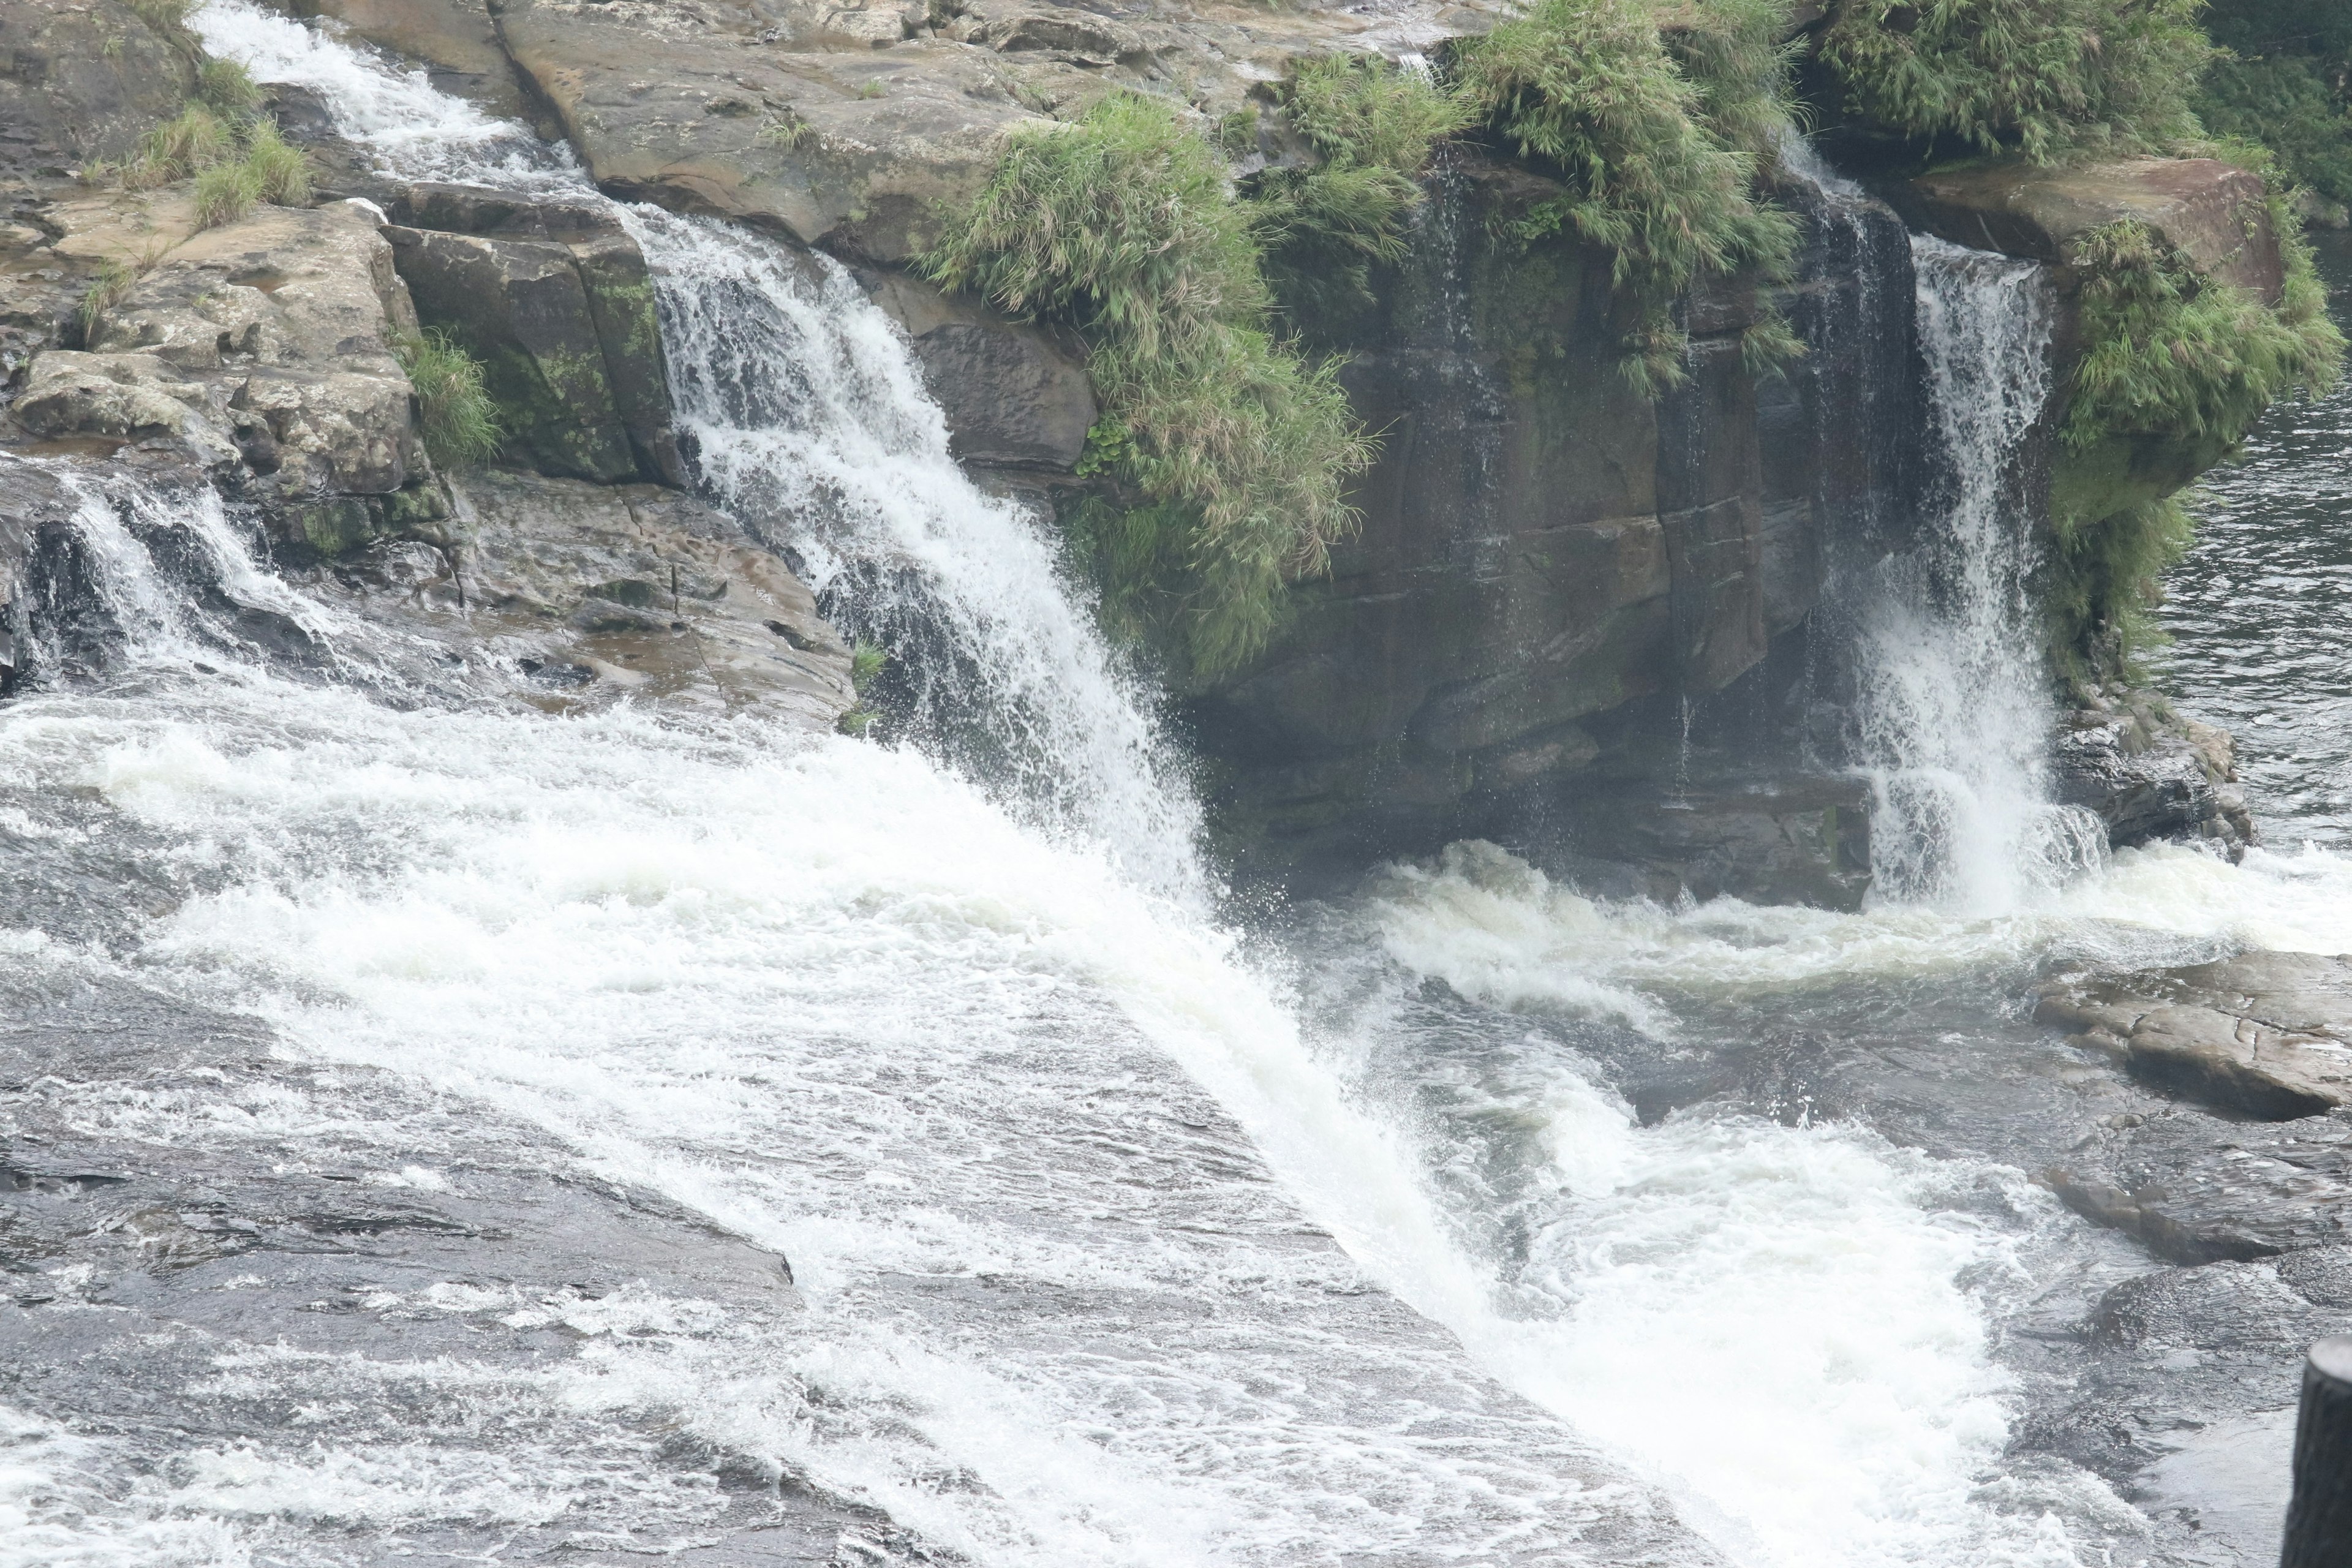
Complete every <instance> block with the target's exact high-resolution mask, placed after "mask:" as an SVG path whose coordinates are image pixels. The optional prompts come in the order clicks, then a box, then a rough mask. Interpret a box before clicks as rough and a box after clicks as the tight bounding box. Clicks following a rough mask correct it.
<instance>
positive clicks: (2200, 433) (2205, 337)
mask: <svg viewBox="0 0 2352 1568" xmlns="http://www.w3.org/2000/svg"><path fill="white" fill-rule="evenodd" d="M2271 219H2272V222H2273V224H2274V225H2275V226H2277V229H2278V233H2279V238H2280V244H2281V246H2282V247H2283V250H2284V258H2285V261H2286V284H2285V289H2284V294H2283V296H2282V298H2281V300H2280V302H2279V304H2278V306H2277V307H2276V308H2275V309H2273V308H2272V307H2270V306H2268V305H2266V304H2264V303H2263V300H2260V299H2259V298H2257V297H2256V296H2255V295H2253V294H2252V293H2251V292H2249V291H2248V290H2246V289H2240V288H2235V287H2232V286H2231V285H2229V284H2225V283H2221V282H2219V281H2217V280H2215V279H2211V278H2209V277H2206V276H2205V275H2204V274H2203V273H2201V272H2200V271H2199V270H2198V268H2197V267H2196V265H2195V264H2194V263H2193V262H2192V261H2190V260H2189V258H2188V257H2186V256H2184V255H2182V254H2180V253H2179V251H2177V250H2174V249H2172V248H2170V247H2168V246H2166V245H2165V244H2164V243H2163V242H2162V240H2161V239H2160V238H2159V237H2158V235H2157V234H2156V233H2155V232H2154V231H2152V230H2151V229H2149V228H2148V227H2147V226H2146V225H2144V224H2140V223H2137V222H2132V221H2125V222H2120V223H2114V224H2109V225H2107V226H2104V227H2102V228H2098V229H2095V230H2093V231H2092V232H2091V233H2090V234H2089V235H2087V236H2085V237H2084V239H2083V241H2082V242H2081V245H2080V247H2079V249H2078V252H2077V254H2076V256H2075V257H2074V264H2075V266H2076V267H2077V268H2079V269H2080V270H2081V272H2082V274H2083V283H2082V289H2081V296H2080V298H2081V315H2080V321H2081V332H2082V338H2083V352H2082V356H2081V358H2080V360H2079V361H2078V362H2077V363H2076V365H2075V368H2074V376H2073V380H2072V381H2071V383H2070V384H2069V385H2068V387H2067V395H2066V409H2065V415H2064V419H2063V424H2062V426H2060V432H2059V442H2060V451H2059V454H2058V460H2057V464H2056V467H2055V469H2054V471H2053V474H2052V481H2051V522H2052V528H2053V534H2054V536H2055V539H2056V542H2057V549H2056V551H2055V552H2053V558H2052V561H2051V563H2050V573H2049V579H2050V580H2049V584H2048V597H2047V603H2048V606H2049V614H2050V616H2051V626H2052V647H2053V651H2054V652H2055V653H2056V654H2057V656H2058V658H2059V660H2060V663H2061V667H2062V668H2071V667H2073V666H2074V665H2075V664H2076V663H2077V662H2078V661H2081V660H2084V659H2086V658H2092V657H2093V654H2094V650H2095V649H2100V648H2105V649H2106V650H2107V654H2106V656H2105V657H2111V658H2123V657H2128V655H2129V654H2130V652H2131V650H2132V648H2133V647H2134V646H2135V645H2136V644H2137V643H2138V642H2140V641H2142V640H2144V639H2145V637H2146V636H2147V625H2146V620H2145V612H2146V610H2147V606H2148V605H2151V604H2152V603H2154V601H2155V598H2156V595H2157V592H2158V578H2160V577H2161V576H2162V574H2163V573H2164V571H2165V570H2166V568H2168V567H2169V566H2170V565H2171V564H2172V563H2174V562H2175V561H2177V560H2178V559H2179V557H2180V554H2181V552H2183V551H2185V550H2186V549H2187V548H2188V546H2189V538H2190V533H2191V524H2190V521H2189V515H2188V513H2187V512H2186V510H2183V509H2182V508H2181V506H2180V505H2179V502H2178V501H2177V500H2174V499H2173V497H2172V494H2171V492H2172V490H2174V489H2177V488H2178V486H2179V484H2180V483H2182V482H2184V481H2185V480H2186V479H2189V477H2192V476H2193V475H2194V474H2195V473H2196V472H2197V471H2199V470H2201V469H2203V468H2207V467H2210V465H2211V464H2212V463H2213V462H2215V461H2218V460H2219V459H2221V458H2223V457H2225V456H2226V455H2227V454H2228V453H2229V452H2230V451H2231V449H2232V448H2234V447H2236V446H2237V445H2238V443H2239V442H2240V441H2242V440H2243V439H2244V438H2245V437H2246V434H2247V433H2248V432H2249V431H2251V430H2252V428H2253V426H2254V424H2255V422H2256V421H2257V420H2259V419H2260V418H2261V417H2262V416H2263V411H2264V410H2265V409H2267V408H2268V407H2269V406H2270V405H2271V404H2272V403H2273V402H2274V401H2275V400H2277V399H2278V398H2281V397H2284V396H2289V395H2294V394H2298V393H2300V394H2304V395H2314V394H2317V393H2320V392H2323V391H2325V390H2326V388H2328V387H2329V386H2331V385H2333V384H2334V383H2335V380H2336V376H2337V374H2339V372H2340V370H2341V366H2342V362H2343V354H2344V338H2343V335H2342V333H2341V332H2339V331H2337V330H2336V325H2335V323H2334V322H2333V321H2330V320H2329V318H2328V315H2327V310H2326V290H2325V289H2323V288H2322V287H2321V285H2320V282H2319V279H2318V278H2317V276H2316V275H2315V272H2314V271H2313V268H2312V260H2311V251H2310V247H2308V246H2306V245H2305V243H2304V242H2303V239H2302V237H2301V234H2300V232H2299V230H2298V229H2297V227H2296V226H2295V223H2294V215H2293V214H2292V213H2291V212H2289V211H2288V210H2287V207H2286V204H2285V202H2284V199H2283V198H2280V197H2275V196H2274V197H2273V199H2272V203H2271Z"/></svg>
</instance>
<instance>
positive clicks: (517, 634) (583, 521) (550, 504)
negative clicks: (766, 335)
mask: <svg viewBox="0 0 2352 1568" xmlns="http://www.w3.org/2000/svg"><path fill="white" fill-rule="evenodd" d="M451 488H452V490H453V493H454V494H455V495H456V496H457V499H458V501H459V503H460V504H459V512H458V516H457V518H456V519H455V520H454V521H453V522H452V524H451V528H450V534H451V542H450V543H449V544H448V545H447V546H446V547H435V546H428V545H425V544H424V543H421V542H414V541H410V542H401V541H386V542H381V543H379V544H377V545H375V546H374V547H373V548H372V549H371V550H369V551H367V552H364V553H362V554H361V555H358V556H356V557H353V558H352V559H350V560H347V561H345V562H342V563H338V564H337V565H336V566H335V567H334V568H333V569H332V571H331V573H327V574H321V580H322V582H323V583H331V584H335V585H336V586H337V587H338V588H339V589H340V591H341V592H344V593H347V594H350V595H354V596H356V597H357V598H359V599H360V600H361V601H362V603H363V604H364V605H365V606H366V608H367V610H368V613H369V615H370V616H371V617H372V618H386V619H392V620H395V621H397V622H399V623H401V624H403V625H404V626H409V627H411V628H413V629H415V631H416V632H418V633H419V634H421V635H422V636H423V637H426V638H429V639H430V640H431V641H432V642H434V643H435V644H436V645H438V646H440V647H445V648H446V649H447V650H449V653H450V654H451V656H452V657H454V658H456V659H457V660H458V661H460V662H462V663H464V664H466V665H467V666H481V667H488V668H495V669H497V670H500V671H504V672H506V674H507V676H508V677H509V679H512V680H514V681H517V682H520V689H521V690H522V691H523V692H525V693H526V694H527V695H528V696H529V697H530V700H532V701H533V702H534V703H536V704H537V705H539V706H541V707H553V708H569V707H575V706H580V705H583V704H584V705H595V704H598V703H601V702H604V701H609V700H617V699H620V698H624V697H625V698H627V699H629V700H638V701H656V702H661V703H666V704H677V705H682V706H687V707H693V708H699V709H703V710H710V711H717V712H737V711H743V710H760V711H763V712H770V713H773V714H775V715H777V716H779V717H781V718H783V719H785V720H787V721H793V722H797V723H800V724H802V725H804V726H805V727H808V728H810V729H819V730H828V729H830V728H832V726H833V724H834V722H835V720H837V719H838V718H839V717H840V716H841V715H842V714H843V713H844V712H845V711H846V710H848V709H849V708H850V707H851V706H852V705H853V704H854V703H855V702H856V692H855V690H854V689H852V688H851V685H850V681H849V650H848V648H847V647H845V646H844V644H843V643H842V641H841V638H840V637H839V636H838V635H837V634H835V631H834V630H833V628H832V627H831V626H827V625H826V624H825V622H824V620H823V618H822V617H820V616H818V614H817V612H816V602H815V599H814V596H813V595H811V594H810V593H809V591H808V589H807V588H806V587H805V586H804V585H803V584H802V583H801V581H800V580H799V579H798V578H797V577H795V576H794V575H793V573H792V570H791V568H790V567H789V566H787V565H786V564H785V563H783V562H782V561H781V560H779V559H778V558H777V557H776V556H774V555H773V554H772V553H770V552H767V551H765V550H763V549H761V548H760V546H759V545H758V544H756V543H755V542H752V541H751V539H750V538H749V536H747V535H746V534H745V533H744V531H742V529H741V528H740V527H739V526H738V525H737V524H736V523H735V522H734V521H732V520H731V519H730V518H728V517H727V516H725V514H723V513H720V512H718V511H714V510H711V509H710V508H709V507H707V506H705V505H703V504H702V503H701V502H699V501H698V500H694V499H693V498H692V497H690V496H687V495H683V494H680V493H679V492H677V491H675V490H669V489H660V488H658V487H656V486H652V485H614V486H600V485H593V484H587V483H583V482H581V481H579V480H574V479H549V478H545V477H543V476H540V475H535V474H520V473H512V472H507V471H503V470H498V469H490V470H485V471H481V472H477V473H471V474H467V475H465V476H462V477H460V478H457V479H453V480H452V481H451Z"/></svg>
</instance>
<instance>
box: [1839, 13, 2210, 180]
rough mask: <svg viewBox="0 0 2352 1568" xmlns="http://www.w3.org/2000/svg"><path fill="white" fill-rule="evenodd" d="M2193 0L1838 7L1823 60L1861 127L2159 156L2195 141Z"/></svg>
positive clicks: (2197, 54)
mask: <svg viewBox="0 0 2352 1568" xmlns="http://www.w3.org/2000/svg"><path fill="white" fill-rule="evenodd" d="M2202 5H2203V0H1847V3H1846V4H1845V5H1843V7H1842V8H1841V9H1840V10H1839V11H1838V13H1837V16H1836V19H1835V20H1834V21H1833V22H1832V24H1831V26H1830V27H1829V30H1828V31H1827V32H1826V33H1825V34H1824V35H1823V36H1822V45H1821V55H1822V60H1823V61H1824V62H1825V63H1826V64H1827V65H1828V66H1829V67H1830V68H1831V70H1832V72H1833V73H1834V74H1835V75H1836V76H1837V77H1838V78H1839V79H1840V80H1841V82H1842V83H1843V87H1844V89H1845V95H1846V102H1847V106H1848V107H1849V108H1850V109H1852V110H1853V111H1854V112H1855V113H1856V114H1858V115H1860V116H1861V117H1862V118H1863V119H1864V120H1865V121H1870V122H1873V123H1874V124H1876V125H1878V126H1880V127H1882V128H1884V129H1885V130H1888V131H1891V132H1895V133H1896V134H1897V135H1900V136H1905V137H1909V138H1914V139H1916V140H1919V141H1924V142H1937V141H1949V142H1963V143H1966V144H1969V145H1970V146H1973V147H1976V148H1978V149H1979V150H1981V151H1983V152H1987V153H2000V152H2010V151H2014V152H2017V153H2022V154H2023V155H2024V156H2025V157H2026V158H2028V159H2030V160H2032V162H2034V163H2049V162H2051V161H2053V159H2056V158H2058V157H2060V156H2062V155H2064V154H2066V153H2074V152H2076V151H2084V150H2088V151H2101V150H2105V151H2115V152H2163V151H2167V150H2168V149H2169V148H2171V147H2172V146H2174V145H2175V144H2177V143H2179V142H2193V141H2194V140H2196V138H2197V137H2198V135H2199V134H2200V132H2199V127H2198V124H2197V120H2196V117H2195V115H2194V114H2193V113H2192V112H2191V111H2190V108H2189V95H2190V93H2191V91H2192V90H2193V89H2195V87H2196V85H2197V80H2198V79H2199V78H2200V76H2202V75H2203V74H2204V71H2205V68H2206V66H2207V65H2208V63H2209V62H2210V60H2211V59H2212V58H2213V47H2212V45H2211V44H2210V43H2209V42H2208V41H2207V39H2206V37H2205V35H2204V33H2203V32H2202V31H2200V29H2199V27H2198V25H2197V18H2198V13H2199V11H2200V9H2201V8H2202Z"/></svg>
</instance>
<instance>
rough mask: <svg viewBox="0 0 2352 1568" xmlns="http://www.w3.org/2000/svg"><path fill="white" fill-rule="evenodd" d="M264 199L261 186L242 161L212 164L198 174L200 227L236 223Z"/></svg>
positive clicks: (197, 207) (197, 224)
mask: <svg viewBox="0 0 2352 1568" xmlns="http://www.w3.org/2000/svg"><path fill="white" fill-rule="evenodd" d="M260 199H261V184H260V182H259V181H258V180H257V179H255V178H254V174H253V171H252V170H251V169H249V168H247V166H246V165H245V163H243V162H242V161H240V162H237V163H215V164H212V165H211V166H210V167H208V168H206V169H205V170H204V171H203V172H201V173H200V174H197V175H196V226H197V227H198V228H200V229H203V228H218V227H219V226H221V225H223V224H225V223H235V222H236V220H237V219H239V218H241V217H243V216H245V215H246V214H247V213H249V212H251V211H252V210H253V205H254V204H255V203H256V202H257V201H259V200H260Z"/></svg>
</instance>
